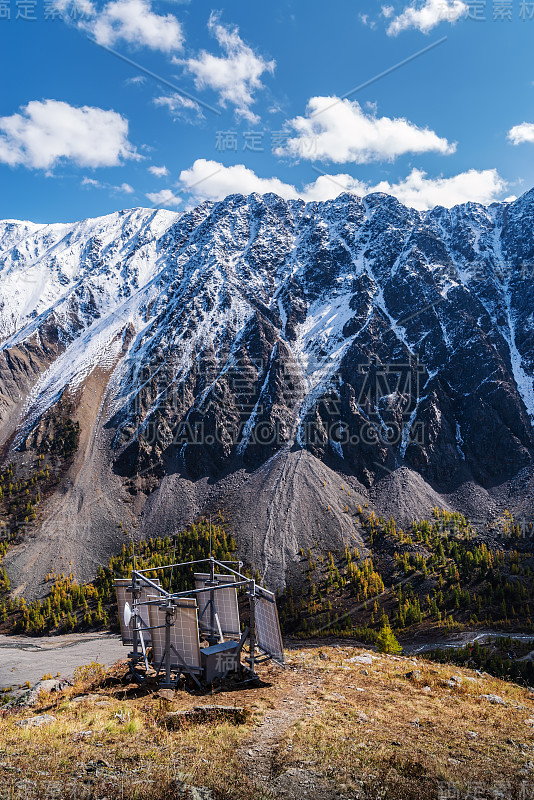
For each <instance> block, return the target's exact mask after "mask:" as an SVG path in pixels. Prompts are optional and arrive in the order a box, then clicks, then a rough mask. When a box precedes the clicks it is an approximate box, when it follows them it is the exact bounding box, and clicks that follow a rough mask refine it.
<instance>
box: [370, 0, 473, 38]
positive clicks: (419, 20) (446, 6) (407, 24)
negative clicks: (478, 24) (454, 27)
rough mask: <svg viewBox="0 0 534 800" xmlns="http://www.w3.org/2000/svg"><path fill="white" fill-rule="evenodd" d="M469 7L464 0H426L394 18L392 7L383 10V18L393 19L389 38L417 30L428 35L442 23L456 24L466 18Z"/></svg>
mask: <svg viewBox="0 0 534 800" xmlns="http://www.w3.org/2000/svg"><path fill="white" fill-rule="evenodd" d="M468 10H469V7H468V5H467V4H466V3H464V2H463V0H424V2H423V3H413V4H412V5H409V6H406V8H405V9H404V10H403V11H402V13H401V14H399V16H398V17H393V19H391V17H392V15H393V8H392V6H384V7H383V8H382V16H384V17H385V18H386V19H391V22H390V23H389V25H388V27H387V29H386V33H387V34H388V36H397V34H399V33H400V32H401V31H406V30H408V29H409V28H416V29H417V30H419V31H421V32H422V33H428V32H429V31H431V30H432V28H435V27H436V25H439V23H440V22H456V21H457V20H458V19H460V17H463V16H466V14H467V12H468Z"/></svg>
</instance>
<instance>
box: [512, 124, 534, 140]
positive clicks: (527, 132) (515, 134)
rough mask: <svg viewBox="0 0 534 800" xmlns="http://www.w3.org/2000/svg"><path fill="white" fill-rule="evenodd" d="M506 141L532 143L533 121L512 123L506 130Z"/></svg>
mask: <svg viewBox="0 0 534 800" xmlns="http://www.w3.org/2000/svg"><path fill="white" fill-rule="evenodd" d="M508 141H509V142H511V143H512V144H523V143H524V142H529V143H531V144H532V143H534V123H532V122H522V123H521V124H520V125H514V127H513V128H510V130H509V131H508Z"/></svg>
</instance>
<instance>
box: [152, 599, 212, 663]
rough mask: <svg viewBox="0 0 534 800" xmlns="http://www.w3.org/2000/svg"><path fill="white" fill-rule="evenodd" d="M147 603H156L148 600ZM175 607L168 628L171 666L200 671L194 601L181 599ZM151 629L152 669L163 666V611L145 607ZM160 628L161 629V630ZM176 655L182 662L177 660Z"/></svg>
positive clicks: (163, 609)
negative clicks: (185, 666)
mask: <svg viewBox="0 0 534 800" xmlns="http://www.w3.org/2000/svg"><path fill="white" fill-rule="evenodd" d="M148 599H149V600H157V597H156V596H149V597H148ZM176 603H177V604H176V605H174V609H175V611H174V620H173V624H172V625H171V631H170V633H171V637H170V638H171V665H172V666H173V667H183V665H184V663H185V664H186V665H187V666H188V667H191V668H194V669H199V668H200V640H199V636H198V617H197V602H196V600H195V598H194V597H186V598H180V600H178V601H176ZM148 610H149V615H150V625H151V627H152V628H153V630H152V631H151V633H152V648H153V654H154V666H155V667H156V668H157V667H159V666H160V665H164V664H165V617H166V610H165V607H162V606H159V605H157V604H151V605H149V606H148ZM160 626H163V627H160ZM176 653H179V654H180V656H181V658H182V659H183V661H181V660H180V658H178V657H177V655H176Z"/></svg>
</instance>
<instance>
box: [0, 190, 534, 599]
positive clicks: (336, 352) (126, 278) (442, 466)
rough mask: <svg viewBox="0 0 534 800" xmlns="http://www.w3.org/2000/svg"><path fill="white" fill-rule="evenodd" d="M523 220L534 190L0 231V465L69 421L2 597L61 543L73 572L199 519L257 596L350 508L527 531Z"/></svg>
mask: <svg viewBox="0 0 534 800" xmlns="http://www.w3.org/2000/svg"><path fill="white" fill-rule="evenodd" d="M533 221H534V190H533V191H531V192H529V193H527V194H525V195H524V196H523V197H521V198H520V199H519V200H517V201H515V202H513V203H505V204H493V205H491V206H490V207H488V208H485V207H483V206H481V205H477V204H472V203H468V204H466V205H463V206H457V207H455V208H453V209H450V210H448V209H445V208H441V207H437V208H435V209H433V210H432V211H429V212H418V211H415V210H413V209H409V208H406V207H405V206H403V205H402V204H401V203H399V202H398V201H397V200H395V199H394V198H392V197H389V196H387V195H384V194H372V195H369V196H367V197H365V198H359V197H356V196H353V195H347V194H345V195H341V196H339V197H338V198H337V199H335V200H331V201H328V202H325V203H309V204H304V203H303V202H300V201H289V202H285V201H283V200H281V199H280V198H279V197H276V196H275V195H265V196H263V197H262V196H259V195H251V196H250V197H243V196H240V195H232V196H230V197H228V198H226V200H224V201H223V202H220V203H215V204H213V203H205V204H203V205H201V206H199V207H198V208H196V209H195V210H193V211H191V212H188V213H185V214H181V215H178V214H173V213H171V212H167V211H149V210H144V209H134V210H132V211H124V212H120V213H116V214H113V215H110V216H108V217H103V218H100V219H96V220H86V221H84V222H81V223H77V224H71V225H47V226H38V225H33V224H31V223H19V222H11V221H9V222H4V223H0V276H1V281H0V336H1V341H2V344H1V350H0V444H3V453H4V457H6V458H7V457H9V458H13V457H14V456H13V453H14V452H19V453H20V452H25V448H26V450H28V449H31V448H32V447H34V446H35V443H36V441H37V440H38V437H39V436H40V435H42V434H41V433H40V431H42V430H43V425H44V424H45V423H44V422H43V420H45V419H46V414H47V413H48V412H49V410H50V409H51V408H53V407H54V405H55V404H57V403H58V401H59V400H60V398H62V399H63V400H64V399H65V398H68V399H69V402H70V403H72V404H73V406H74V408H75V409H76V411H75V414H76V415H77V419H78V421H79V422H80V428H81V437H80V448H79V451H78V453H77V455H76V457H75V459H74V463H73V465H72V467H71V470H70V475H69V476H67V478H68V479H67V480H66V481H65V483H64V485H63V486H62V487H61V489H60V490H59V491H60V492H61V494H60V495H58V497H60V500H58V497H56V498H52V499H51V500H50V501H49V503H48V507H47V509H46V512H45V515H44V518H43V519H42V520H41V521H40V527H39V528H38V530H37V537H36V538H35V541H34V543H33V544H32V543H27V544H25V545H23V546H21V547H20V548H19V549H18V550H17V551H16V552H14V553H13V554H12V555H11V556H10V557H9V558H8V562H7V563H8V566H9V569H10V572H11V574H12V576H13V577H14V580H15V583H22V582H25V583H26V584H27V586H28V591H29V592H30V593H31V592H32V591H34V592H38V591H39V588H38V582H39V580H40V577H36V576H40V573H41V572H42V573H43V574H44V573H45V572H46V571H48V569H50V568H52V569H56V568H57V566H58V564H57V563H56V562H57V559H58V558H59V556H60V553H61V554H63V555H65V552H64V551H65V548H67V551H68V555H69V558H70V560H72V561H73V564H72V567H73V568H74V570H75V571H77V572H78V573H79V574H80V576H82V577H85V576H88V575H90V574H91V572H93V571H94V569H95V566H96V564H97V563H99V562H100V561H102V560H103V559H105V558H106V557H107V555H108V554H109V553H110V552H112V551H113V550H114V549H115V548H116V547H117V545H118V544H120V541H121V537H120V535H119V533H117V525H118V522H119V521H121V522H126V523H128V524H129V525H130V527H131V526H133V530H134V531H135V532H136V535H137V534H138V535H147V534H148V535H154V534H160V533H172V532H173V531H174V530H176V529H177V528H178V527H179V526H180V525H181V524H183V523H184V522H187V521H189V520H191V519H193V518H194V517H195V516H196V515H197V514H198V513H200V512H202V511H206V510H210V509H214V508H216V507H224V508H226V509H228V510H229V511H230V512H231V520H232V524H233V526H234V532H235V533H236V534H237V536H238V541H239V544H240V548H241V552H242V555H243V556H244V557H245V558H246V559H247V560H253V561H254V563H255V564H256V565H257V566H258V567H259V568H260V570H261V571H262V572H264V573H267V574H268V576H269V578H270V579H271V580H273V579H274V580H275V581H276V582H277V583H281V582H283V580H284V577H285V576H287V575H288V574H290V572H291V565H292V564H293V563H294V560H295V558H296V556H297V553H298V550H299V548H300V547H304V548H307V547H308V546H311V545H312V544H313V543H314V542H318V544H319V546H325V547H329V548H332V547H342V546H344V543H345V542H346V541H348V540H350V539H351V538H352V539H354V538H356V539H357V536H358V534H357V531H356V530H355V529H354V525H353V519H352V517H351V516H350V509H351V508H353V506H354V503H356V504H357V502H369V504H370V505H371V506H375V507H376V508H377V509H378V510H379V511H382V512H384V513H388V514H389V513H394V514H395V515H396V516H397V517H399V518H400V519H410V518H411V517H412V516H413V515H422V514H428V513H429V511H430V510H431V508H432V507H433V506H434V505H441V506H443V505H444V506H447V507H452V508H458V509H459V510H462V511H464V512H466V513H468V514H469V515H471V516H472V515H473V514H475V515H476V516H477V517H479V518H481V519H482V520H483V519H486V518H487V517H492V516H494V515H495V514H496V513H498V512H499V511H501V510H502V509H503V508H504V507H505V506H506V507H508V508H511V509H514V510H515V511H516V513H520V514H522V515H525V514H528V516H529V517H530V511H529V509H530V508H531V505H532V491H533V486H532V453H533V447H534V441H533V428H532V420H533V416H534V388H533V376H534V320H533V317H532V309H533V308H534V232H533ZM20 457H22V456H20ZM340 486H343V487H344V488H343V489H342V490H341V489H340ZM341 492H345V494H344V495H343V497H341V494H340V493H341ZM349 492H350V495H349ZM349 498H350V499H349ZM349 507H350V508H349ZM30 565H31V568H30Z"/></svg>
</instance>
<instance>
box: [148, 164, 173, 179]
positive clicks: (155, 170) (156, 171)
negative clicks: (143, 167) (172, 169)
mask: <svg viewBox="0 0 534 800" xmlns="http://www.w3.org/2000/svg"><path fill="white" fill-rule="evenodd" d="M148 171H149V172H150V173H151V174H152V175H155V176H156V178H166V177H167V175H168V174H169V170H168V169H167V167H165V166H163V167H155V166H152V167H149V168H148Z"/></svg>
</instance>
